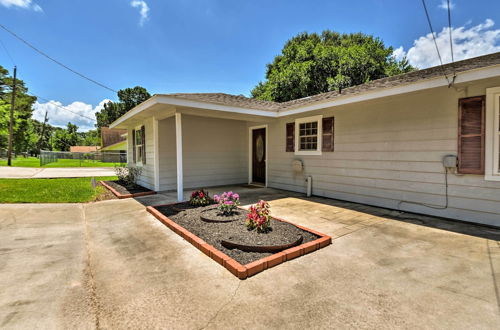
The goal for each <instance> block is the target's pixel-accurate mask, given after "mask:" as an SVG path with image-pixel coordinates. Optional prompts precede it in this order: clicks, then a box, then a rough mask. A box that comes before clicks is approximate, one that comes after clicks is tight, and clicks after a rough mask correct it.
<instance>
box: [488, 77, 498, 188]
mask: <svg viewBox="0 0 500 330" xmlns="http://www.w3.org/2000/svg"><path fill="white" fill-rule="evenodd" d="M499 99H500V87H494V88H487V89H486V141H485V158H486V159H485V176H484V179H485V180H488V181H500V171H499V169H498V165H499V162H500V159H499V158H500V156H499V153H498V151H499V150H500V149H499V147H500V146H499V144H500V141H499V140H500V134H499V132H500V131H499V119H500V102H499Z"/></svg>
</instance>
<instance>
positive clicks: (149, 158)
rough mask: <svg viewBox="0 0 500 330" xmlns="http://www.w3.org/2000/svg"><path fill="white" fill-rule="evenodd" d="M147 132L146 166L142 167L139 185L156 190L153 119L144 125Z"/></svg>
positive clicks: (146, 121)
mask: <svg viewBox="0 0 500 330" xmlns="http://www.w3.org/2000/svg"><path fill="white" fill-rule="evenodd" d="M143 125H144V127H145V130H146V164H143V165H142V172H141V176H140V178H139V180H138V183H139V184H140V185H141V186H144V187H146V188H149V189H152V190H154V188H155V185H154V138H153V137H154V134H153V118H149V119H147V120H145V121H144V123H143Z"/></svg>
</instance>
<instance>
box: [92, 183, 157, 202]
mask: <svg viewBox="0 0 500 330" xmlns="http://www.w3.org/2000/svg"><path fill="white" fill-rule="evenodd" d="M99 182H100V183H101V184H102V185H103V186H104V187H106V188H107V189H109V191H111V192H112V193H113V194H115V196H116V197H118V198H120V199H123V198H130V197H139V196H146V195H153V194H156V191H153V190H150V189H148V188H145V187H143V186H140V185H138V184H135V183H125V182H123V181H120V180H116V181H99Z"/></svg>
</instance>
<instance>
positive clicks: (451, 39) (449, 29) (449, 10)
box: [448, 0, 457, 84]
mask: <svg viewBox="0 0 500 330" xmlns="http://www.w3.org/2000/svg"><path fill="white" fill-rule="evenodd" d="M448 31H449V32H450V51H451V63H452V65H453V78H452V81H451V83H452V84H453V83H454V82H455V79H456V78H457V72H456V71H455V57H454V55H453V35H452V30H451V7H450V0H448Z"/></svg>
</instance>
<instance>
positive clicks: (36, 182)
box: [0, 176, 117, 203]
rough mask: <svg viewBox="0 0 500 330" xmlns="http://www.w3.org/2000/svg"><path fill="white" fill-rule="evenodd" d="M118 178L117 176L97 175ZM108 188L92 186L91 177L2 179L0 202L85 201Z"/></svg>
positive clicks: (97, 178) (97, 179) (107, 178)
mask: <svg viewBox="0 0 500 330" xmlns="http://www.w3.org/2000/svg"><path fill="white" fill-rule="evenodd" d="M95 179H96V181H99V180H116V179H117V177H115V176H110V177H96V178H95ZM105 189H106V188H104V187H102V186H100V185H99V186H97V188H96V189H94V188H92V184H91V178H90V177H89V178H69V179H0V203H84V202H90V201H92V200H94V199H95V198H96V197H97V196H98V195H99V194H101V193H103V192H104V191H105Z"/></svg>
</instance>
